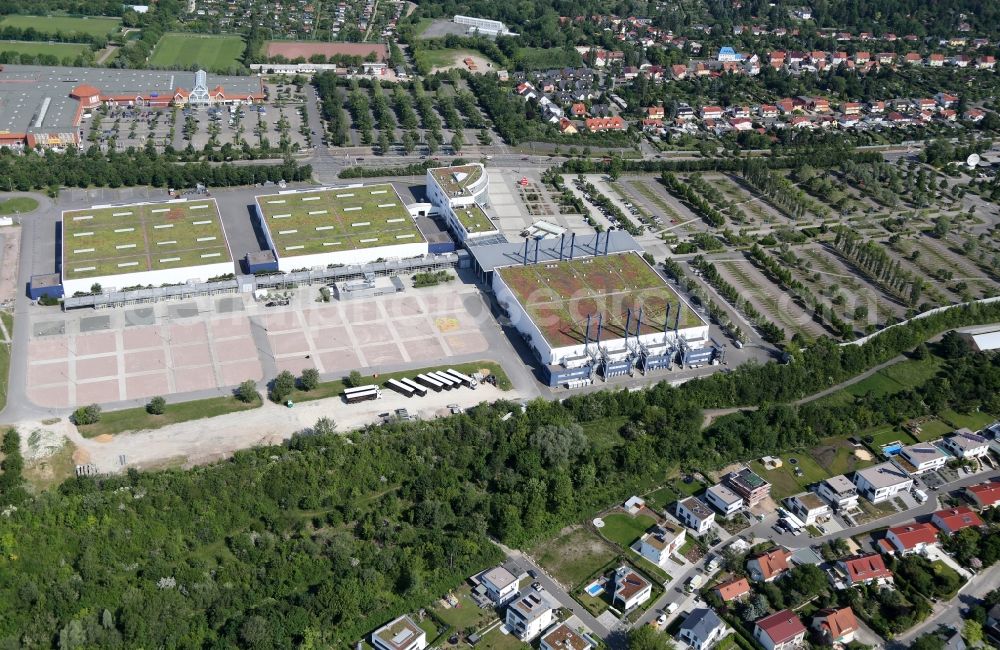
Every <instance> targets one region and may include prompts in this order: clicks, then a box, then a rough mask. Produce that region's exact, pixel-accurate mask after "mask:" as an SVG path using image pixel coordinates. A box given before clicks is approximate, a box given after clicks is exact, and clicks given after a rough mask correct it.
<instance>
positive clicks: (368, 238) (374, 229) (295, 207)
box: [257, 183, 426, 257]
mask: <svg viewBox="0 0 1000 650" xmlns="http://www.w3.org/2000/svg"><path fill="white" fill-rule="evenodd" d="M257 205H258V206H259V207H260V211H261V213H262V214H263V215H264V220H265V221H266V223H267V227H268V229H269V230H270V231H271V238H272V239H273V240H274V245H275V248H277V250H278V255H279V256H280V257H295V256H299V255H314V254H317V253H333V252H337V251H344V250H359V249H364V248H375V247H378V246H394V245H399V244H417V243H421V242H424V241H426V240H425V239H424V236H423V235H422V234H421V233H420V231H419V230H418V229H417V224H416V222H415V221H414V220H413V218H412V217H410V213H409V210H407V208H406V206H405V205H404V204H403V200H402V199H401V198H400V197H399V194H397V193H396V190H395V189H393V187H392V185H390V184H388V183H386V184H382V185H368V186H365V187H352V188H344V189H341V190H320V191H316V192H296V193H290V194H269V195H266V196H258V197H257Z"/></svg>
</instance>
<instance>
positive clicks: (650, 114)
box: [646, 106, 666, 120]
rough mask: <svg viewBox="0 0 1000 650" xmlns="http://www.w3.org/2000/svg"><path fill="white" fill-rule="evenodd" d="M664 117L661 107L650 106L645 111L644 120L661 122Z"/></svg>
mask: <svg viewBox="0 0 1000 650" xmlns="http://www.w3.org/2000/svg"><path fill="white" fill-rule="evenodd" d="M664 117H666V114H665V113H664V112H663V107H662V106H650V107H649V108H647V109H646V118H647V119H650V120H662V119H663V118H664Z"/></svg>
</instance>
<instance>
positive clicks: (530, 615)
mask: <svg viewBox="0 0 1000 650" xmlns="http://www.w3.org/2000/svg"><path fill="white" fill-rule="evenodd" d="M553 620H555V614H554V613H553V611H552V607H551V606H550V605H549V603H548V601H547V600H545V598H544V597H543V596H542V595H541V594H540V593H538V592H536V591H529V592H526V593H524V592H522V593H520V594H518V596H517V598H516V599H515V600H514V602H512V603H511V604H510V606H509V607H507V618H506V620H505V623H506V624H507V629H508V630H510V632H511V634H513V635H514V636H516V637H517V638H518V639H520V640H522V641H524V642H526V643H527V642H528V641H531V640H532V639H534V638H535V637H536V636H538V635H539V634H541V633H542V630H544V629H545V628H547V627H548V626H549V625H551V624H552V622H553Z"/></svg>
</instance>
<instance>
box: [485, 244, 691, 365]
mask: <svg viewBox="0 0 1000 650" xmlns="http://www.w3.org/2000/svg"><path fill="white" fill-rule="evenodd" d="M496 273H499V274H500V278H501V279H502V280H503V281H504V282H505V283H506V284H507V286H508V287H510V290H511V291H512V292H513V293H514V296H515V297H516V298H517V300H518V302H520V303H521V305H522V306H523V307H524V309H525V311H526V312H527V313H528V315H529V316H530V317H531V320H532V321H533V322H534V323H535V325H536V326H537V327H538V329H539V330H540V331H541V332H542V335H543V336H544V337H545V340H546V341H548V343H549V345H551V346H552V347H554V348H557V347H564V346H569V345H578V344H580V343H583V341H584V338H585V333H586V328H587V315H588V314H592V315H593V318H592V320H591V324H590V337H591V340H594V339H595V338H596V335H597V315H598V314H603V334H602V336H601V339H602V340H605V341H606V340H608V339H612V338H624V337H625V324H626V321H627V318H628V317H627V313H628V310H629V309H631V310H632V322H631V324H630V326H629V329H630V330H631V334H630V335H634V334H635V326H636V319H637V317H638V313H639V308H640V307H642V310H643V314H642V330H641V333H642V334H654V333H656V332H662V331H663V324H664V316H665V314H666V308H667V306H668V305H669V307H670V317H669V324H670V329H673V327H674V319H675V318H676V315H677V310H678V309H680V314H681V316H680V323H679V327H680V328H681V329H683V328H687V327H697V326H699V325H704V324H705V322H704V321H703V320H702V319H701V318H700V317H699V316H698V315H697V314H696V313H695V312H694V311H693V310H692V309H691V308H690V307H688V306H687V304H686V303H685V302H684V301H683V300H681V298H680V296H678V295H677V293H676V292H674V290H673V289H672V288H670V286H669V285H667V283H666V282H665V281H664V280H663V278H661V277H660V276H659V275H658V274H657V273H656V271H654V270H653V269H652V267H650V266H649V264H647V263H646V261H645V260H644V259H642V257H640V256H639V254H638V253H635V252H627V253H617V254H613V255H602V256H597V257H582V258H576V259H573V260H562V261H550V262H540V263H538V264H529V265H527V266H524V265H521V266H507V267H502V268H498V269H496Z"/></svg>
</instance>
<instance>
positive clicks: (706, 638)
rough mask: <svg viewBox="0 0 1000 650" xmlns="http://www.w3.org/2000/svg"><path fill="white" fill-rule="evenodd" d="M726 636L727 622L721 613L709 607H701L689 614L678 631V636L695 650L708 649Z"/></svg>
mask: <svg viewBox="0 0 1000 650" xmlns="http://www.w3.org/2000/svg"><path fill="white" fill-rule="evenodd" d="M724 636H726V624H725V623H723V622H722V619H721V618H719V615H718V614H716V613H715V612H714V611H712V610H711V609H708V608H707V607H699V608H697V609H695V610H694V611H693V612H691V613H690V614H688V616H687V618H685V619H684V622H683V623H681V628H680V630H678V631H677V638H678V639H680V640H681V641H684V642H685V643H686V644H688V645H689V646H690V647H692V648H694V650H707V649H708V648H711V647H712V646H713V645H714V644H716V643H718V642H719V641H720V640H721V639H722V637H724Z"/></svg>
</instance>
